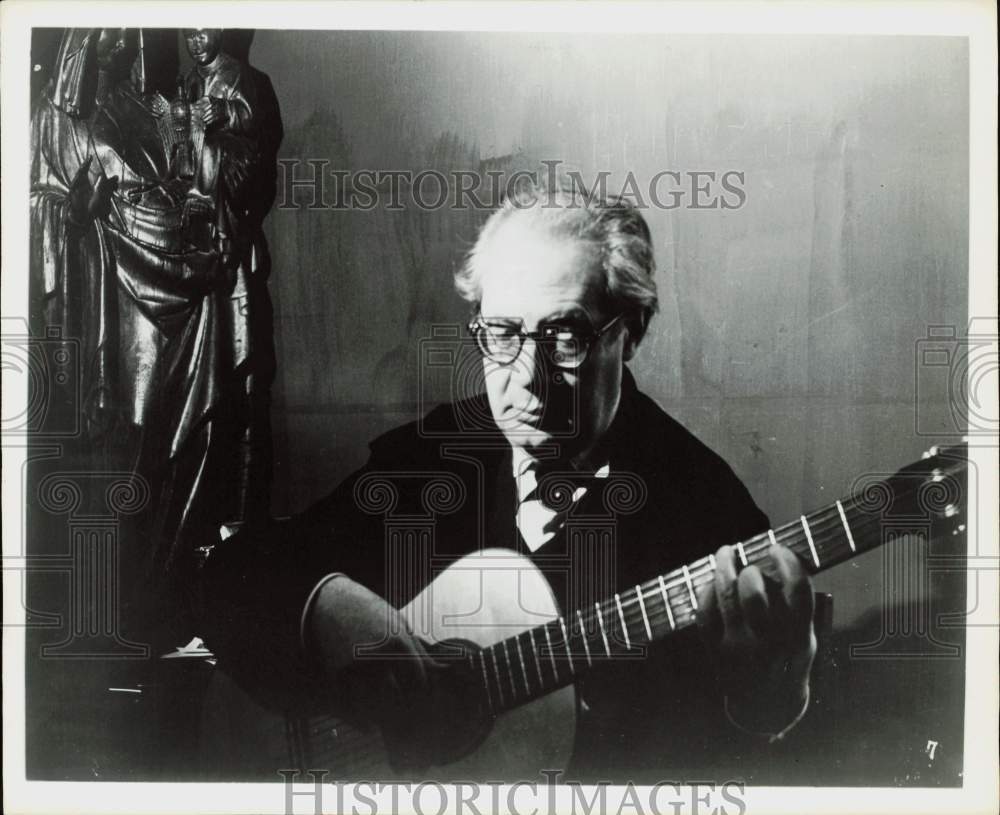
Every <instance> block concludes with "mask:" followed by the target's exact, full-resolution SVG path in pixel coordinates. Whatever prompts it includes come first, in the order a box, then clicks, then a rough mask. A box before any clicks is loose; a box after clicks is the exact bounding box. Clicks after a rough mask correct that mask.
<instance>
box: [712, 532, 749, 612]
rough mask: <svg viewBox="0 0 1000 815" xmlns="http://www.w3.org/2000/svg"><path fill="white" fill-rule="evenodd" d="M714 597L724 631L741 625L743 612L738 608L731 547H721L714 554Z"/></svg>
mask: <svg viewBox="0 0 1000 815" xmlns="http://www.w3.org/2000/svg"><path fill="white" fill-rule="evenodd" d="M715 596H716V598H717V599H718V601H719V612H720V613H721V614H722V623H723V625H724V626H725V627H726V629H728V630H734V629H736V628H738V627H739V626H740V625H742V623H743V610H742V609H741V608H740V598H739V593H738V589H737V583H736V558H735V557H734V556H733V547H732V546H723V547H721V548H720V549H719V550H718V551H717V552H716V553H715Z"/></svg>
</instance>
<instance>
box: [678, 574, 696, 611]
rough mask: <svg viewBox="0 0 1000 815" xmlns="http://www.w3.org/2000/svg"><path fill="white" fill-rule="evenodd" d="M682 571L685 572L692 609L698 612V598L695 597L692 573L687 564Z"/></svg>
mask: <svg viewBox="0 0 1000 815" xmlns="http://www.w3.org/2000/svg"><path fill="white" fill-rule="evenodd" d="M681 571H682V572H684V581H685V582H686V583H687V587H688V594H690V595H691V608H693V609H694V610H695V611H697V610H698V598H697V597H695V596H694V586H693V585H692V584H691V572H689V571H688V567H687V565H686V564H685V565H684V566H681Z"/></svg>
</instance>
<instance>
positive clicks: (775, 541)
mask: <svg viewBox="0 0 1000 815" xmlns="http://www.w3.org/2000/svg"><path fill="white" fill-rule="evenodd" d="M767 536H768V537H769V538H770V539H771V545H772V546H777V545H778V539H777V538H776V537H774V530H773V529H768V530H767Z"/></svg>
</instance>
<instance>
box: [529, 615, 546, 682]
mask: <svg viewBox="0 0 1000 815" xmlns="http://www.w3.org/2000/svg"><path fill="white" fill-rule="evenodd" d="M528 642H530V643H531V653H533V654H534V655H535V670H536V671H538V688H539V690H541V689H542V688H544V687H545V680H544V679H542V663H541V661H540V660H539V659H538V648H536V647H535V633H534V629H533V628H532V629H528Z"/></svg>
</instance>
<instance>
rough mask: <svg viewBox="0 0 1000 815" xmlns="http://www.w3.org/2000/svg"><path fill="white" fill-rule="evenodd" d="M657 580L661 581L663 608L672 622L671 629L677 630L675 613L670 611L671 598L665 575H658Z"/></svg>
mask: <svg viewBox="0 0 1000 815" xmlns="http://www.w3.org/2000/svg"><path fill="white" fill-rule="evenodd" d="M656 579H657V580H659V581H660V593H661V594H662V595H663V607H664V608H665V609H666V610H667V620H668V621H669V622H670V628H671V629H675V628H677V625H676V623H674V613H673V611H671V610H670V596H669V595H668V594H667V584H666V583H664V582H663V575H662V574H660V575H657V576H656Z"/></svg>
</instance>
